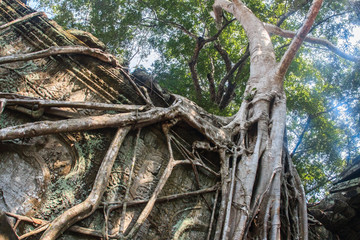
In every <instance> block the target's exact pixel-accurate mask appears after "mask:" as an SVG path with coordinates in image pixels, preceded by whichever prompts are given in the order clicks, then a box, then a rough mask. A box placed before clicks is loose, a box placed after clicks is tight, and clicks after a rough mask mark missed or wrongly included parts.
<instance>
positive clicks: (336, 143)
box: [30, 0, 360, 201]
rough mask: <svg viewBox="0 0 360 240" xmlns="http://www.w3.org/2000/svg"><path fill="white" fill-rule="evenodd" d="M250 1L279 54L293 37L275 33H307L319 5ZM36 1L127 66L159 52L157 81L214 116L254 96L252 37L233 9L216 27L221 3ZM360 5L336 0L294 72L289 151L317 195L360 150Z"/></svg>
mask: <svg viewBox="0 0 360 240" xmlns="http://www.w3.org/2000/svg"><path fill="white" fill-rule="evenodd" d="M244 3H246V5H247V6H248V7H249V8H250V9H251V10H252V11H253V12H254V13H255V15H256V16H257V17H258V18H259V19H260V20H261V21H263V22H264V23H265V24H266V26H267V29H273V30H271V33H272V41H273V44H274V48H275V52H276V54H278V55H277V56H278V57H281V56H282V55H283V53H284V51H285V50H286V48H287V46H288V45H289V43H290V41H291V39H289V35H286V34H282V33H279V32H278V31H275V30H279V28H281V29H283V30H288V31H296V30H297V29H299V27H300V26H301V24H302V22H303V19H304V18H305V15H306V12H307V11H308V9H309V7H310V5H311V1H307V0H289V1H283V0H267V1H259V0H246V1H244ZM30 4H31V5H33V6H35V7H36V8H37V9H41V10H43V11H45V12H46V13H48V15H49V16H50V17H51V18H53V19H54V20H56V21H57V22H58V23H59V24H60V25H62V26H64V27H65V28H67V29H71V28H76V29H81V30H85V31H88V32H90V33H92V34H93V35H94V36H96V37H98V38H99V39H100V40H101V41H103V42H104V43H105V44H106V46H107V47H108V49H109V50H110V51H111V52H112V53H114V54H115V55H116V56H118V57H119V58H121V59H123V64H124V65H128V64H129V62H134V59H142V58H145V57H150V58H152V59H153V60H152V61H153V65H152V67H151V68H148V69H145V70H146V71H148V72H149V74H151V75H153V77H154V79H155V81H157V82H158V83H159V84H160V85H161V86H162V87H164V88H166V89H168V90H170V91H171V92H174V93H177V94H180V95H183V96H185V97H188V98H190V99H192V100H194V101H195V102H197V103H198V104H199V105H200V106H202V107H204V108H205V109H206V110H208V111H210V112H212V113H215V114H221V115H225V116H230V115H232V114H233V113H235V112H236V111H237V110H238V109H237V106H239V105H240V103H241V102H242V101H243V100H244V99H245V100H246V98H251V97H252V96H251V94H249V95H247V96H243V92H244V90H245V85H246V81H247V79H248V77H249V68H250V64H249V52H248V39H247V37H246V35H245V32H244V30H243V29H242V27H241V25H240V24H239V22H238V21H234V19H233V16H232V15H231V14H228V13H226V12H224V13H223V16H222V18H223V21H222V23H221V24H222V25H220V26H219V25H218V26H217V25H216V23H215V21H214V17H213V16H212V14H211V13H212V11H213V9H212V5H213V1H208V0H202V1H199V0H187V1H171V0H140V1H138V0H91V1H90V0H73V1H67V0H60V1H58V0H57V1H54V0H44V1H36V0H33V1H30ZM359 6H360V2H359V1H348V0H341V1H326V2H325V3H324V4H323V7H322V9H321V11H320V13H319V15H318V17H317V19H316V21H315V24H314V26H313V27H312V28H311V30H310V35H311V36H312V37H314V38H316V39H315V40H317V41H318V42H316V41H315V40H312V41H311V39H310V40H308V41H307V42H306V43H305V44H303V46H302V48H301V49H300V51H299V52H298V54H297V57H296V58H295V60H294V61H293V63H292V64H291V66H290V69H289V71H288V73H287V75H286V81H285V91H286V94H287V109H288V118H287V136H288V141H289V147H290V152H291V155H292V157H293V160H294V163H295V165H296V167H297V170H298V171H299V173H300V175H301V178H302V180H303V183H304V185H305V190H306V192H307V193H308V199H309V200H311V201H315V200H317V199H318V198H319V196H321V194H323V193H324V192H325V191H326V184H327V183H328V182H329V181H331V180H332V179H333V178H334V177H335V176H336V174H337V173H339V172H340V171H341V170H342V169H343V167H344V166H345V165H346V163H349V162H351V160H352V159H353V158H355V157H357V156H358V155H359V154H360V145H359V140H360V135H359V132H360V103H359V98H360V95H359V94H360V92H359V85H360V79H359V71H360V70H359V66H360V62H359V57H357V56H358V55H359V53H360V49H359V47H358V46H359V45H357V43H358V42H356V40H355V38H354V37H353V34H354V33H355V32H356V30H357V31H359V24H360V10H359ZM274 29H275V30H274ZM268 31H269V30H268ZM284 36H286V37H284ZM321 40H322V41H321ZM324 40H327V41H328V42H327V41H324ZM357 41H359V39H357ZM331 44H332V45H331ZM151 54H152V56H154V55H155V57H152V56H151ZM346 54H348V55H346ZM140 63H141V62H140ZM138 67H141V66H138ZM252 91H254V93H255V92H256V89H253V90H252ZM319 194H320V195H319Z"/></svg>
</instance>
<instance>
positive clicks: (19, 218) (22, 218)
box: [5, 212, 103, 239]
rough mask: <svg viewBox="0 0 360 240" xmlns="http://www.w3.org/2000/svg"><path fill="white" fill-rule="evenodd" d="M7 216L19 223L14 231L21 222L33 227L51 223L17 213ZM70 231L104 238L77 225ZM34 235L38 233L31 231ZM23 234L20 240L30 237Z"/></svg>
mask: <svg viewBox="0 0 360 240" xmlns="http://www.w3.org/2000/svg"><path fill="white" fill-rule="evenodd" d="M5 214H6V215H7V216H9V217H13V218H15V219H16V220H17V221H16V223H15V226H14V230H16V228H17V226H18V225H19V223H20V222H21V221H24V222H27V223H31V224H33V225H41V226H48V224H49V223H50V222H49V221H46V220H42V219H38V218H33V217H27V216H23V215H19V214H15V213H10V212H6V213H5ZM42 231H45V229H43V230H42ZM69 231H71V232H74V233H80V234H84V235H88V236H92V237H98V238H102V237H103V234H102V233H101V232H99V231H96V230H93V229H90V228H84V227H79V226H76V225H73V226H71V227H70V228H69ZM31 232H32V233H33V234H31V235H34V234H36V233H34V232H33V231H31ZM27 234H28V233H26V234H23V235H21V236H20V238H19V239H23V238H25V237H28V236H30V235H27Z"/></svg>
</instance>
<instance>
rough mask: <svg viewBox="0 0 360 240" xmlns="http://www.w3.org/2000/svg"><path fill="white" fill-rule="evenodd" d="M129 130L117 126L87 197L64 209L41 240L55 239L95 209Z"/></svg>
mask: <svg viewBox="0 0 360 240" xmlns="http://www.w3.org/2000/svg"><path fill="white" fill-rule="evenodd" d="M129 130H130V128H129V127H127V128H119V130H118V131H117V133H116V135H115V137H114V140H113V141H112V143H111V144H110V147H109V150H108V152H107V153H106V155H105V157H104V160H103V162H102V163H101V166H100V168H99V170H98V173H97V175H96V179H95V181H94V185H93V188H92V190H91V192H90V194H89V196H88V197H87V199H86V200H85V201H84V202H82V203H80V204H78V205H76V206H74V207H72V208H70V209H68V210H66V211H65V212H64V213H63V214H61V215H60V216H59V217H57V218H56V219H55V220H54V221H53V222H52V223H51V224H50V226H49V228H48V229H47V230H46V231H45V233H44V234H43V235H42V236H41V240H52V239H56V238H57V237H58V236H59V235H60V234H61V233H62V232H64V231H65V230H66V229H67V228H69V227H70V226H71V225H73V224H74V223H76V222H78V221H80V220H82V219H84V218H86V217H88V216H89V215H91V214H92V213H93V212H94V211H95V210H96V209H97V207H98V206H99V204H100V201H101V198H102V196H103V194H104V192H105V190H106V186H107V183H108V179H109V176H110V173H111V169H112V166H113V164H114V162H115V159H116V156H117V154H118V151H119V149H120V146H121V144H122V142H123V140H124V138H125V136H126V135H127V133H128V132H129Z"/></svg>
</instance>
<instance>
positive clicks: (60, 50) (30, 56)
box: [0, 46, 121, 67]
mask: <svg viewBox="0 0 360 240" xmlns="http://www.w3.org/2000/svg"><path fill="white" fill-rule="evenodd" d="M61 54H81V55H87V56H91V57H94V58H97V59H99V60H100V61H102V62H106V63H109V64H111V65H113V66H114V67H120V66H121V65H120V64H119V62H118V61H117V60H116V58H115V57H114V56H113V55H111V54H108V53H105V52H104V51H102V50H100V49H97V48H89V47H84V46H62V47H57V46H56V47H55V46H53V47H49V48H48V49H44V50H40V51H37V52H31V53H24V54H14V55H10V56H4V57H0V64H5V63H12V62H19V61H28V60H34V59H39V58H45V57H50V56H57V55H61Z"/></svg>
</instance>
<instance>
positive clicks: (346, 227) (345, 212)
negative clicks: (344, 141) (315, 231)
mask: <svg viewBox="0 0 360 240" xmlns="http://www.w3.org/2000/svg"><path fill="white" fill-rule="evenodd" d="M358 169H359V162H356V161H355V162H354V163H353V164H352V165H351V166H349V167H348V168H347V169H346V170H345V171H344V172H343V173H341V174H340V176H339V178H338V180H337V181H336V183H335V184H334V186H333V187H332V189H331V190H330V194H329V195H328V196H326V198H325V199H323V200H322V201H321V202H320V203H319V204H317V205H315V206H312V207H310V208H309V211H310V213H311V215H313V216H314V218H315V219H316V220H317V221H319V222H320V223H321V224H322V225H323V226H324V227H325V228H326V229H327V231H330V232H332V233H333V235H336V236H338V238H339V239H346V240H357V239H360V178H359V177H358V172H359V171H358ZM325 231H326V230H324V229H323V230H322V232H325ZM313 239H321V238H313ZM330 239H332V238H330Z"/></svg>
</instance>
